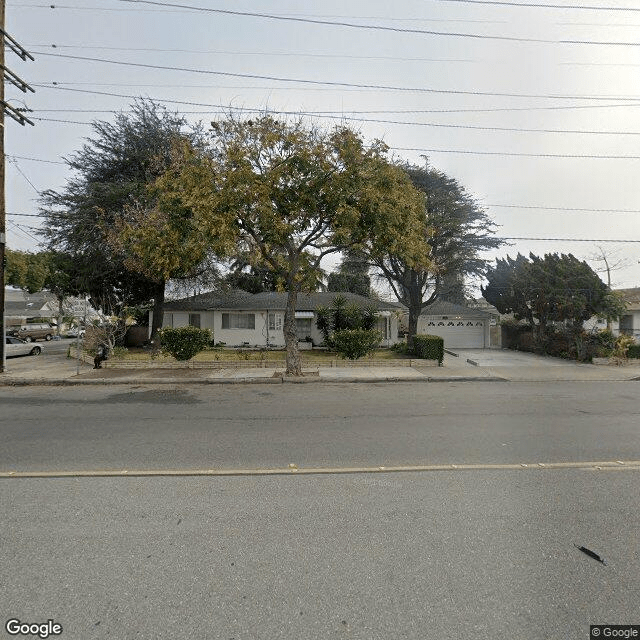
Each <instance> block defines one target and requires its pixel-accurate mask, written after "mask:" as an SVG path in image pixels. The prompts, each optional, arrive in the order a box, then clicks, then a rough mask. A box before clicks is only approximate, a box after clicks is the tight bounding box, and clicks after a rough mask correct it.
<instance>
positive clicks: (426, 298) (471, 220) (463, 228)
mask: <svg viewBox="0 0 640 640" xmlns="http://www.w3.org/2000/svg"><path fill="white" fill-rule="evenodd" d="M403 168H404V171H405V172H406V173H407V174H408V176H409V178H410V179H411V181H412V183H413V184H414V186H415V187H416V188H417V189H418V190H419V191H420V192H421V194H422V197H423V198H424V202H425V208H424V212H425V218H424V228H425V231H424V234H425V236H424V240H425V241H426V242H427V243H428V245H429V248H430V262H429V263H427V264H425V265H420V266H415V265H414V264H411V263H410V262H407V261H406V260H404V259H403V258H402V256H398V255H397V254H394V253H393V252H386V253H384V254H382V255H378V256H370V261H371V263H372V264H373V265H374V266H375V267H377V269H378V271H379V274H380V275H381V276H382V277H383V279H384V280H386V282H387V283H388V284H389V286H390V287H391V289H392V290H393V292H394V294H395V295H396V297H397V299H398V301H399V302H401V303H402V304H403V305H405V306H406V307H407V308H408V309H409V327H408V336H407V341H408V342H409V343H411V341H412V340H413V337H414V336H415V334H416V330H417V325H418V316H419V315H420V313H421V312H422V310H423V309H424V308H425V307H426V306H427V305H429V304H431V303H432V302H433V301H434V300H435V299H436V298H437V297H438V296H441V297H451V295H452V294H453V293H454V292H453V291H451V290H450V289H451V288H452V286H454V285H455V283H459V282H460V280H461V278H462V277H463V276H465V275H467V276H479V275H482V274H483V273H484V272H485V270H486V268H487V267H488V264H489V262H488V261H487V260H486V259H484V258H483V257H482V255H481V253H482V251H485V250H487V249H492V248H495V247H498V246H500V244H501V241H500V240H498V239H497V238H495V237H494V236H493V235H492V234H493V232H494V230H495V225H494V224H493V223H492V222H491V220H490V218H489V217H488V216H487V214H486V212H485V211H484V210H483V209H482V207H481V206H480V205H478V203H477V202H476V201H475V200H474V199H473V198H472V197H471V196H470V195H469V194H468V193H467V192H466V191H465V189H464V187H462V185H460V184H459V183H458V181H457V180H455V179H454V178H451V177H449V176H448V175H446V174H444V173H443V172H441V171H438V170H436V169H434V168H429V167H418V166H414V165H407V166H404V167H403ZM452 283H453V284H452ZM457 293H459V292H457Z"/></svg>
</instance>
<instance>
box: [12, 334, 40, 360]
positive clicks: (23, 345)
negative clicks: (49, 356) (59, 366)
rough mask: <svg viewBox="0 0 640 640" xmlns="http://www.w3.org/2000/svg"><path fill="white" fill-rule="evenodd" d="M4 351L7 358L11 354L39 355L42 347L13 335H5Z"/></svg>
mask: <svg viewBox="0 0 640 640" xmlns="http://www.w3.org/2000/svg"><path fill="white" fill-rule="evenodd" d="M5 353H6V354H7V358H11V357H13V356H39V355H40V354H41V353H42V347H40V346H38V345H35V346H34V345H31V344H29V343H28V342H25V341H24V340H20V338H14V337H13V336H6V337H5Z"/></svg>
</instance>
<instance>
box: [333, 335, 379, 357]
mask: <svg viewBox="0 0 640 640" xmlns="http://www.w3.org/2000/svg"><path fill="white" fill-rule="evenodd" d="M380 340H382V334H381V333H380V332H379V331H375V330H373V329H369V330H368V329H342V330H341V331H334V332H333V336H332V337H331V344H332V345H333V348H334V349H335V350H336V352H337V353H338V355H339V356H340V357H341V358H348V359H349V360H358V359H359V358H364V357H365V356H366V355H369V354H370V353H373V352H374V351H375V350H376V349H377V348H378V345H379V344H380Z"/></svg>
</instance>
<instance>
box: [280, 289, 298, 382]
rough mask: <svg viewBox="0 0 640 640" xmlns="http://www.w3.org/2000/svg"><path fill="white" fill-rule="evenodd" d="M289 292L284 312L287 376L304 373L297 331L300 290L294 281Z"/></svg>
mask: <svg viewBox="0 0 640 640" xmlns="http://www.w3.org/2000/svg"><path fill="white" fill-rule="evenodd" d="M288 289H289V291H288V294H287V308H286V310H285V312H284V343H285V345H286V349H287V369H286V371H285V375H287V376H301V375H302V360H301V358H300V350H299V349H298V335H297V332H296V301H297V299H298V291H297V288H296V285H295V283H294V282H289V287H288Z"/></svg>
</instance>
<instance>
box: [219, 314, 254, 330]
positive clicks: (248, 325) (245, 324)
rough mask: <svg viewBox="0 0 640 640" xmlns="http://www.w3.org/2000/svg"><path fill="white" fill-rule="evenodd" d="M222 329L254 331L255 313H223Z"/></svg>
mask: <svg viewBox="0 0 640 640" xmlns="http://www.w3.org/2000/svg"><path fill="white" fill-rule="evenodd" d="M222 328H223V329H255V328H256V315H255V313H223V314H222Z"/></svg>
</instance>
